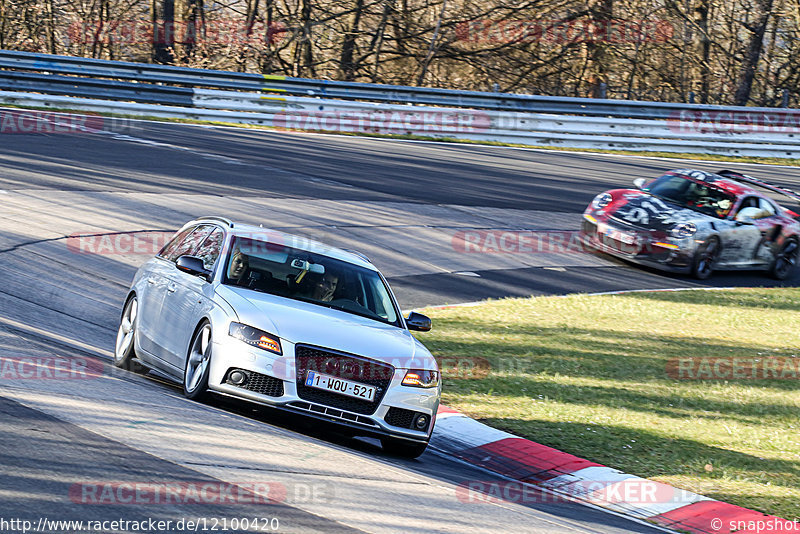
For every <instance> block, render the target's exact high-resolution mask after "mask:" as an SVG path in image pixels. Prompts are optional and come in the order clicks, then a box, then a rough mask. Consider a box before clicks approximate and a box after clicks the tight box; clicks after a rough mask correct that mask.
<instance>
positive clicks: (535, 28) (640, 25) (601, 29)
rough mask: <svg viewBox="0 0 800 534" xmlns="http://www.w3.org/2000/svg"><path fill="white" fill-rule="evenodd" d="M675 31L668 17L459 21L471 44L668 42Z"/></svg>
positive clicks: (459, 35) (460, 35)
mask: <svg viewBox="0 0 800 534" xmlns="http://www.w3.org/2000/svg"><path fill="white" fill-rule="evenodd" d="M674 33H675V30H674V28H673V26H672V24H671V23H669V22H668V21H664V20H622V19H611V20H580V19H578V20H491V19H484V20H472V21H468V22H460V23H458V24H456V41H461V42H468V43H533V42H543V43H548V44H570V43H588V42H604V43H644V42H654V43H665V42H667V41H669V40H670V39H672V37H673V35H674Z"/></svg>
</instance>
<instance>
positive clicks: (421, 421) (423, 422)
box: [414, 413, 428, 430]
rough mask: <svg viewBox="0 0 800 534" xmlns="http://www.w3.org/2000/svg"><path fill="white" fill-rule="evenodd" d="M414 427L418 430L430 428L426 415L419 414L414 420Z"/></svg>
mask: <svg viewBox="0 0 800 534" xmlns="http://www.w3.org/2000/svg"><path fill="white" fill-rule="evenodd" d="M414 427H415V428H416V429H417V430H425V429H427V428H428V416H427V415H425V414H422V413H421V414H419V415H418V416H416V417H415V418H414Z"/></svg>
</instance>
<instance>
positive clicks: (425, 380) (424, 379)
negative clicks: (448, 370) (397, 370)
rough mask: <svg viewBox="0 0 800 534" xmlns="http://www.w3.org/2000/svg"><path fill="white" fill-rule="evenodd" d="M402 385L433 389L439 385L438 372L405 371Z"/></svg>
mask: <svg viewBox="0 0 800 534" xmlns="http://www.w3.org/2000/svg"><path fill="white" fill-rule="evenodd" d="M403 385H404V386H411V387H415V388H435V387H436V386H438V385H439V372H438V371H423V370H421V369H411V370H409V371H406V376H405V378H403Z"/></svg>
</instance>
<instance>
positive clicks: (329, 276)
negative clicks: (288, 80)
mask: <svg viewBox="0 0 800 534" xmlns="http://www.w3.org/2000/svg"><path fill="white" fill-rule="evenodd" d="M338 285H339V275H338V274H337V273H335V272H333V271H330V270H326V271H325V274H324V275H322V278H320V280H319V282H317V283H316V284H314V290H313V291H312V293H311V298H313V299H314V300H319V301H322V302H330V301H331V300H333V294H334V293H335V292H336V287H337V286H338Z"/></svg>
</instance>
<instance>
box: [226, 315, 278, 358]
mask: <svg viewBox="0 0 800 534" xmlns="http://www.w3.org/2000/svg"><path fill="white" fill-rule="evenodd" d="M228 334H230V335H231V336H233V337H235V338H236V339H239V340H241V341H244V342H245V343H247V344H248V345H253V346H254V347H258V348H260V349H264V350H268V351H269V352H274V353H275V354H283V351H281V340H280V339H278V337H277V336H273V335H272V334H268V333H266V332H264V331H263V330H259V329H258V328H253V327H252V326H247V325H246V324H242V323H231V327H230V328H229V329H228Z"/></svg>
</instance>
